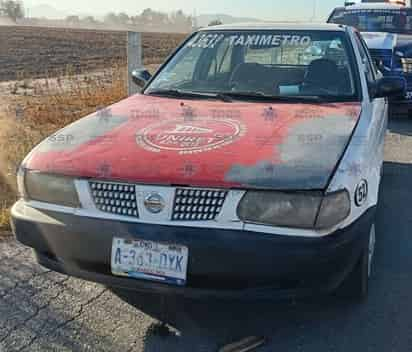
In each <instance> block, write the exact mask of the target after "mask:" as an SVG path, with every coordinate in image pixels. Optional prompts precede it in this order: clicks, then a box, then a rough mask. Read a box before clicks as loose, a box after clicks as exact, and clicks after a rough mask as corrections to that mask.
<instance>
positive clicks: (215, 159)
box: [26, 95, 360, 187]
mask: <svg viewBox="0 0 412 352" xmlns="http://www.w3.org/2000/svg"><path fill="white" fill-rule="evenodd" d="M108 111H110V114H105V116H104V118H102V117H101V116H99V114H95V115H94V116H93V117H92V118H88V119H85V120H80V121H79V122H77V123H76V124H74V125H72V126H69V127H68V128H66V129H65V130H63V131H61V132H60V133H62V134H71V133H73V136H72V137H73V138H72V139H70V142H71V143H70V144H69V143H68V144H67V145H58V144H56V142H55V141H53V142H51V141H50V140H46V141H45V142H43V144H42V145H41V146H40V147H39V148H38V149H36V150H35V151H34V152H33V153H32V155H31V157H30V158H29V160H28V161H27V162H26V167H28V168H29V169H35V170H39V171H47V172H50V173H57V174H65V175H72V176H77V177H91V178H100V179H111V180H122V181H129V182H139V183H150V184H190V185H197V186H209V187H236V186H241V184H240V183H238V182H229V181H227V180H225V175H226V174H227V172H228V171H229V170H230V169H231V168H232V167H233V165H242V166H245V167H247V166H251V167H252V166H254V165H256V164H259V163H260V162H268V163H270V164H273V165H277V164H282V163H284V160H282V156H281V154H280V151H279V148H280V146H282V144H284V141H285V139H286V138H288V136H290V135H291V134H293V131H294V129H295V128H296V126H299V125H300V124H302V123H303V122H308V121H311V120H321V119H328V118H329V117H331V116H333V117H335V118H336V117H337V116H342V124H346V125H347V128H346V130H347V131H348V138H349V135H350V133H351V132H352V130H353V128H354V126H355V125H356V121H357V119H358V118H359V114H360V104H359V103H338V104H313V105H312V104H290V103H277V104H268V103H252V102H233V103H224V102H216V101H209V100H207V101H205V100H201V101H195V100H178V99H169V98H161V97H153V96H144V95H135V96H133V97H131V98H129V99H126V100H124V101H122V102H120V103H117V104H115V105H113V106H111V107H110V109H109V110H108ZM348 116H349V117H351V118H350V119H348ZM114 117H127V119H126V120H125V121H122V122H119V123H118V124H117V125H113V128H111V129H110V130H108V131H107V132H106V133H104V134H102V135H98V136H96V137H93V136H94V131H93V128H91V127H90V122H91V121H93V122H94V124H95V125H96V123H97V124H98V125H99V124H105V123H110V121H111V119H113V118H114ZM96 119H97V120H96ZM348 121H349V122H348ZM82 124H84V126H83V125H82ZM76 126H77V131H78V130H79V129H80V130H82V138H83V139H82V138H80V137H79V135H77V134H76V133H74V132H73V131H74V130H75V129H74V127H76ZM85 131H87V133H86V132H85ZM85 133H86V138H85V136H84V134H85ZM87 134H88V135H87Z"/></svg>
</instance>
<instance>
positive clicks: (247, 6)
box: [24, 0, 344, 21]
mask: <svg viewBox="0 0 412 352" xmlns="http://www.w3.org/2000/svg"><path fill="white" fill-rule="evenodd" d="M343 3H344V0H258V1H252V0H87V1H85V0H70V1H67V0H25V1H24V4H25V7H33V6H37V5H41V4H47V5H51V6H53V7H54V8H56V9H57V10H64V11H69V12H73V13H89V14H94V15H96V16H98V15H101V14H105V13H107V12H109V11H113V12H126V13H128V14H136V13H140V12H141V11H142V10H143V9H144V8H148V7H150V8H152V9H154V10H159V11H165V12H170V11H175V10H177V9H182V10H183V11H184V12H186V13H189V14H193V13H194V12H195V11H196V13H197V14H198V15H199V14H215V13H224V14H228V15H232V16H236V17H254V18H260V19H264V20H276V21H281V20H285V21H289V20H309V19H311V18H312V16H313V12H314V11H313V10H314V8H315V7H316V19H318V20H324V19H325V18H326V17H327V16H328V15H329V13H330V12H331V11H332V9H333V8H334V7H336V6H340V5H343ZM315 4H316V6H315Z"/></svg>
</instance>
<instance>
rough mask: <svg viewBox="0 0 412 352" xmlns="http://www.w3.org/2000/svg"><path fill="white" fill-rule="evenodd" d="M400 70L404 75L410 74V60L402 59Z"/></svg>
mask: <svg viewBox="0 0 412 352" xmlns="http://www.w3.org/2000/svg"><path fill="white" fill-rule="evenodd" d="M401 62H402V70H403V72H405V73H412V58H402V59H401Z"/></svg>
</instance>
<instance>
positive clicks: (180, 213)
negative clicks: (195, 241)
mask: <svg viewBox="0 0 412 352" xmlns="http://www.w3.org/2000/svg"><path fill="white" fill-rule="evenodd" d="M226 196H227V191H222V190H209V189H193V188H177V189H176V193H175V199H174V203H173V213H172V220H179V221H201V220H214V219H216V217H217V216H218V215H219V214H220V212H221V210H222V207H223V204H224V202H225V199H226Z"/></svg>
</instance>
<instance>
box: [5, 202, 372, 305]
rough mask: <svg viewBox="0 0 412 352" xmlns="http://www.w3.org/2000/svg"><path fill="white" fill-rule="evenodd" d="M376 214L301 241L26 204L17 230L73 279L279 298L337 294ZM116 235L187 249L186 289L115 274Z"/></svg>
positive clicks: (16, 212)
mask: <svg viewBox="0 0 412 352" xmlns="http://www.w3.org/2000/svg"><path fill="white" fill-rule="evenodd" d="M374 212H375V209H374V208H371V209H370V210H368V211H367V212H366V213H365V214H364V215H363V216H362V217H361V218H359V219H358V220H357V221H356V222H355V223H353V224H352V225H350V226H349V227H347V228H346V229H343V230H339V231H336V232H335V233H334V234H331V235H329V236H326V237H324V238H301V237H291V236H280V235H272V234H270V235H269V234H262V233H255V232H249V231H240V230H222V229H202V228H196V227H187V228H186V227H177V226H160V225H156V224H150V225H148V224H136V223H128V222H121V221H113V220H103V219H95V218H89V217H82V216H75V215H72V214H65V213H59V212H55V211H49V210H47V211H46V210H38V209H34V208H31V207H29V206H28V205H27V204H26V203H24V201H19V202H17V203H16V204H15V205H14V207H13V209H12V226H13V231H14V234H15V236H16V237H17V239H18V240H19V241H20V242H21V243H23V244H24V245H27V246H29V247H31V248H33V249H34V251H35V254H36V258H37V260H38V262H39V263H40V264H42V265H43V266H45V267H47V268H50V269H52V270H55V271H58V272H61V273H65V274H68V275H71V276H75V277H79V278H82V279H86V280H90V281H94V282H99V283H102V284H105V285H107V286H115V287H120V288H125V289H131V290H138V291H150V292H156V293H161V294H177V295H184V296H187V297H192V298H202V297H211V296H215V297H221V298H224V297H227V298H241V299H247V298H252V299H255V298H271V299H272V298H285V297H297V296H306V295H314V294H322V293H326V292H329V291H332V290H334V289H335V288H337V287H338V286H339V285H340V283H341V282H342V281H343V280H344V278H345V277H346V275H347V274H348V273H349V272H351V271H352V269H353V267H354V266H355V264H356V262H357V260H358V258H359V256H360V254H361V251H362V249H364V248H365V247H366V246H367V240H368V233H369V229H370V226H371V224H372V222H373V216H374ZM114 236H124V237H125V238H139V239H144V240H151V241H159V242H170V243H176V244H181V245H185V246H187V247H188V248H189V265H188V274H187V286H186V287H175V286H168V285H165V284H161V283H156V282H150V281H143V280H136V279H129V278H123V277H116V276H113V275H112V274H111V271H110V258H111V246H112V238H113V237H114Z"/></svg>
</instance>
